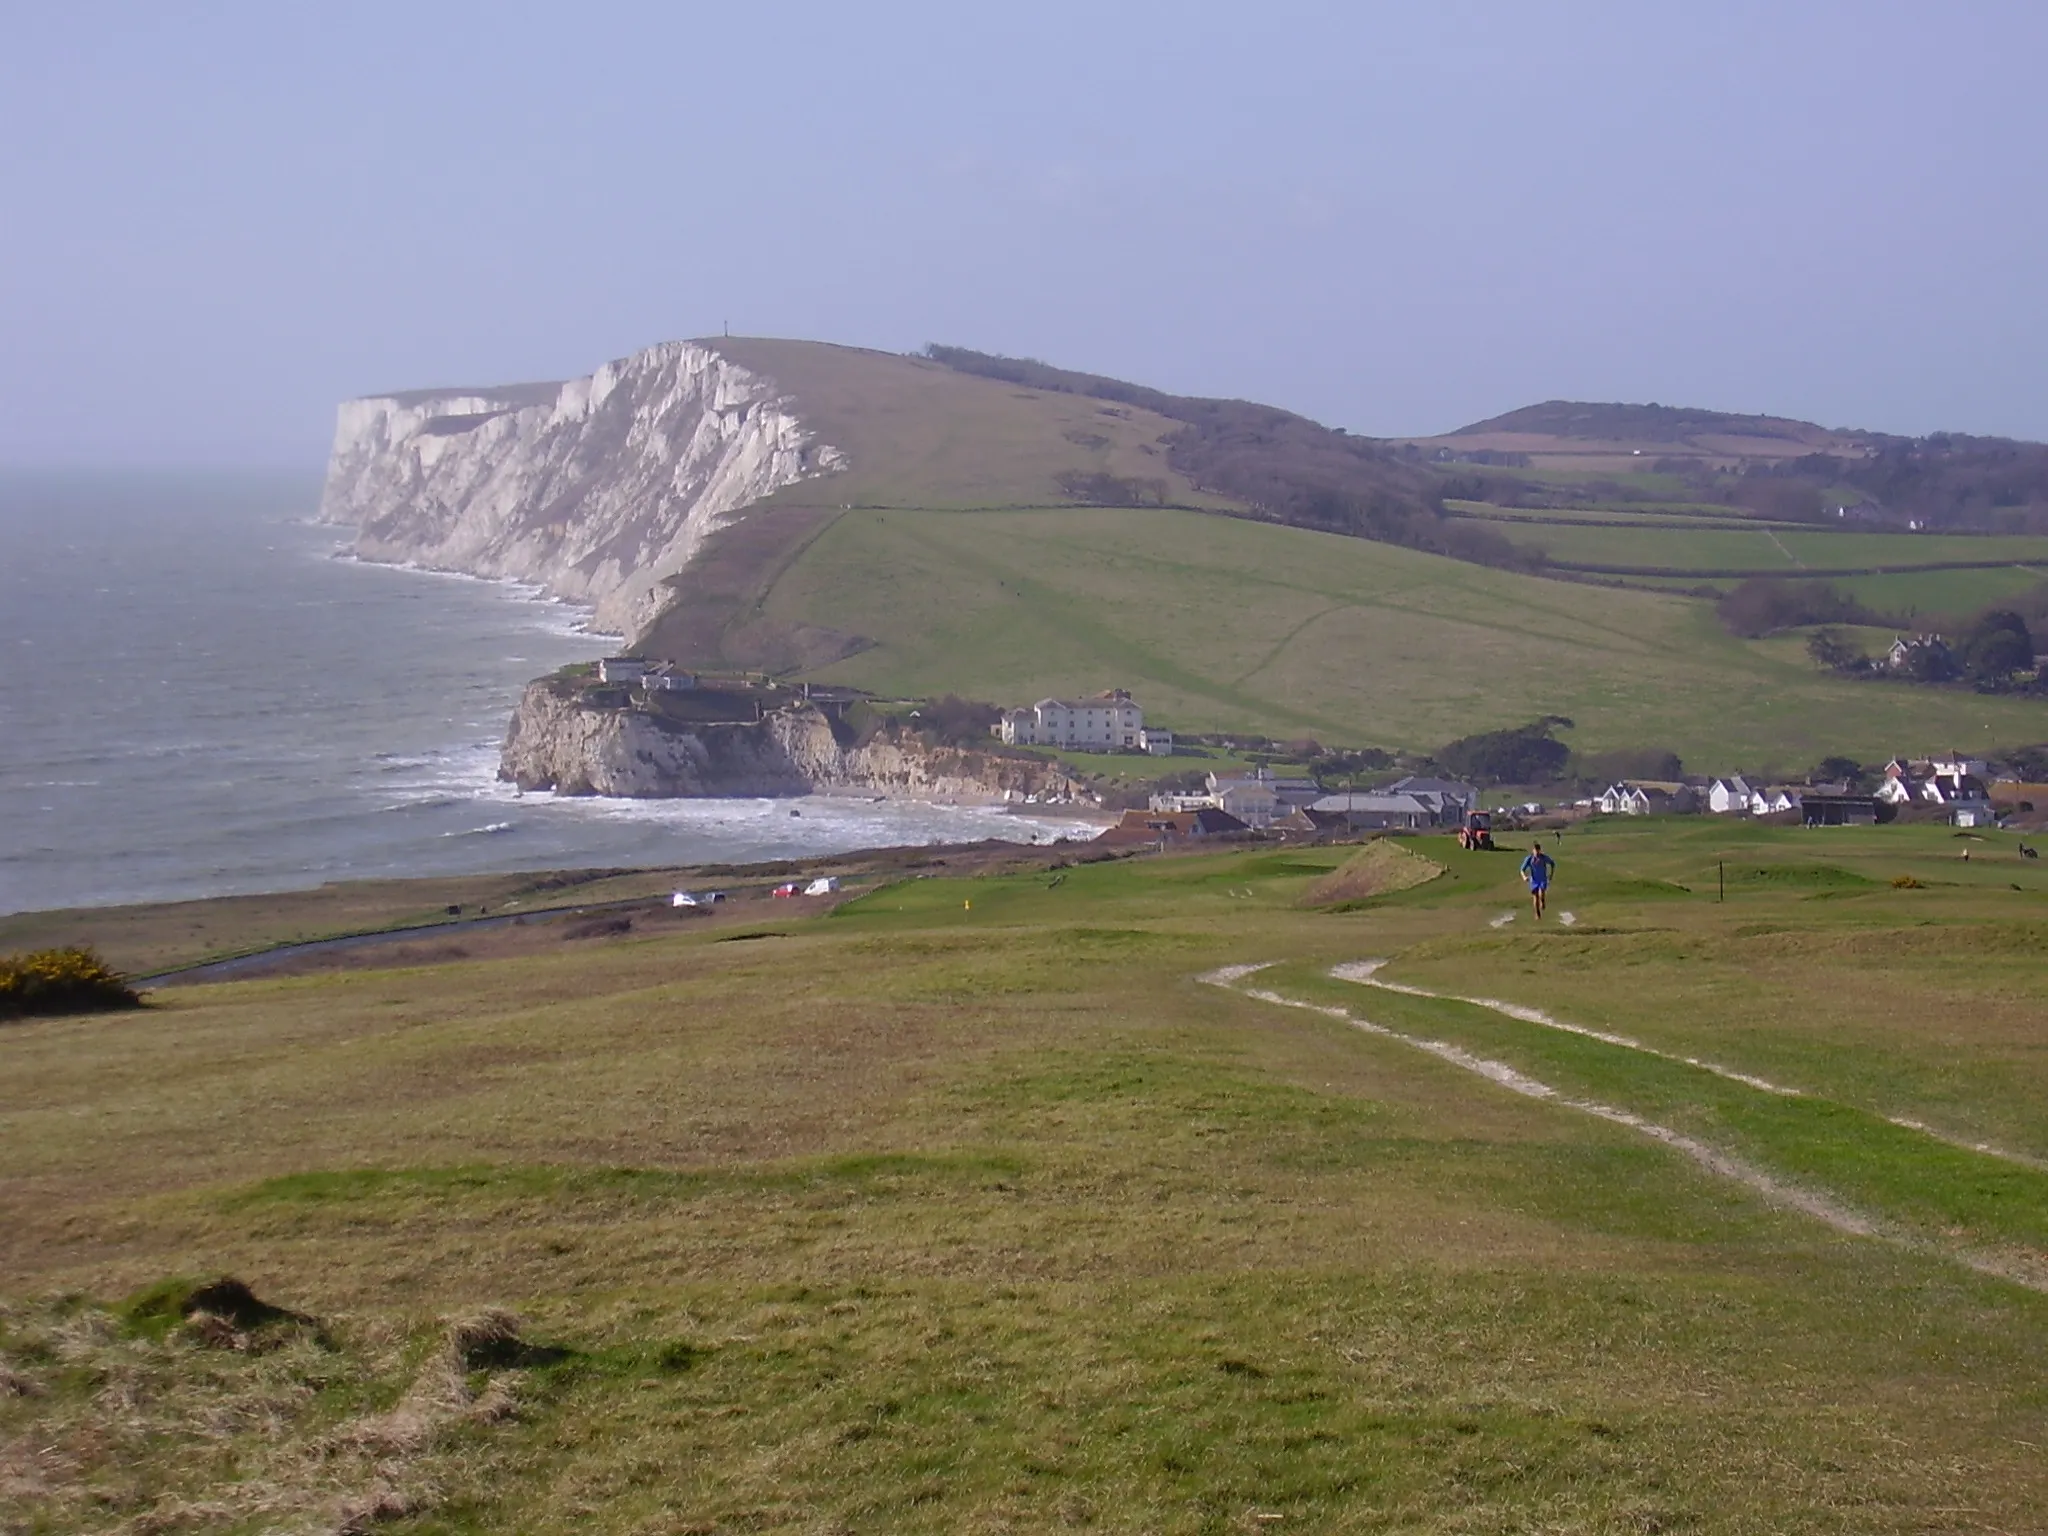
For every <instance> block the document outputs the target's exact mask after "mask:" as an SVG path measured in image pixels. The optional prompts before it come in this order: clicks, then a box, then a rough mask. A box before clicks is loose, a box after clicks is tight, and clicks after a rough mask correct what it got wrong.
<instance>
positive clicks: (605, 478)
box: [320, 342, 846, 634]
mask: <svg viewBox="0 0 2048 1536" xmlns="http://www.w3.org/2000/svg"><path fill="white" fill-rule="evenodd" d="M845 464H846V459H845V455H844V454H843V453H841V451H840V450H839V449H837V448H835V447H832V446H831V445H829V444H825V443H820V442H818V441H817V440H816V435H815V434H814V433H813V432H812V431H811V430H810V428H808V427H807V426H806V425H805V423H804V422H803V420H802V419H801V418H800V417H799V416H798V415H797V412H796V408H795V405H794V402H793V401H792V400H791V399H790V398H789V397H788V396H786V395H785V394H783V393H782V392H781V391H780V390H779V389H778V388H777V386H776V384H775V382H774V381H773V380H772V379H769V378H767V377H766V376H764V375H762V374H759V373H755V372H752V371H750V370H748V369H746V368H742V367H740V366H738V365H737V364H735V363H733V362H731V361H730V360H728V359H727V358H725V357H723V356H721V355H720V354H719V353H718V352H716V351H714V350H713V349H711V348H710V347H708V346H704V345H700V344H698V343H696V342H667V343H664V344H662V345H661V346H657V347H650V348H648V349H647V350H646V351H644V352H639V353H635V354H634V355H633V356H632V357H628V358H625V359H622V360H621V361H618V362H613V363H607V364H605V365H604V367H602V368H600V369H598V370H597V371H596V372H595V373H593V374H592V375H591V376H590V377H588V378H585V379H574V380H571V381H570V382H568V383H566V384H538V385H519V386H514V387H511V388H505V389H482V390H445V391H418V392H413V393H407V394H397V395H386V396H375V397H371V398H369V399H363V400H351V401H349V402H348V403H347V404H345V405H343V406H342V407H341V411H340V416H339V419H338V420H337V422H336V425H335V434H334V453H333V457H332V458H331V459H330V460H329V463H328V470H327V486H326V490H325V492H324V494H323V495H322V497H321V504H320V516H321V519H322V520H323V521H326V522H334V523H347V524H353V525H354V526H355V527H356V529H357V535H356V551H357V553H358V554H359V555H361V556H362V557H363V558H365V559H369V560H382V561H392V562H403V563H410V564H418V565H424V566H428V567H431V568H433V569H436V570H451V571H465V572H468V573H470V574H471V575H477V576H503V577H514V578H517V579H519V580H522V581H530V582H535V583H538V584H539V585H541V586H543V587H544V588H546V590H547V591H548V592H549V593H551V594H552V595H554V596H557V597H564V598H569V599H572V600H575V601H578V602H586V603H592V604H595V605H596V608H597V620H598V625H599V627H600V628H603V629H607V630H613V631H619V632H624V633H628V634H630V633H633V632H636V631H637V630H639V629H640V628H641V627H642V626H643V625H644V624H645V623H646V622H647V621H648V620H650V619H651V618H652V617H653V616H654V612H655V606H656V600H655V591H656V586H657V584H658V583H659V582H660V581H661V580H662V579H663V578H665V577H668V576H671V575H674V574H675V573H676V572H677V571H680V570H681V569H682V568H683V567H684V565H686V564H687V563H688V562H689V560H690V557H691V556H692V555H693V554H694V553H695V552H696V550H697V548H698V546H699V545H700V544H701V543H702V542H703V540H704V538H705V536H706V535H708V534H709V533H711V532H712V531H713V530H714V529H716V528H719V527H721V526H723V525H724V524H725V523H727V522H729V521H731V520H732V519H733V518H734V517H735V516H737V515H738V514H739V513H740V511H741V509H743V508H744V507H746V506H747V505H748V504H749V503H751V502H755V501H758V500H760V499H761V498H762V497H764V496H767V495H769V494H770V493H772V492H774V491H777V490H779V489H781V488H782V487H783V486H786V485H790V484H792V483H794V482H796V481H798V480H802V479H805V478H807V477H810V476H814V475H822V474H829V473H831V472H833V471H835V470H838V469H842V468H844V467H845Z"/></svg>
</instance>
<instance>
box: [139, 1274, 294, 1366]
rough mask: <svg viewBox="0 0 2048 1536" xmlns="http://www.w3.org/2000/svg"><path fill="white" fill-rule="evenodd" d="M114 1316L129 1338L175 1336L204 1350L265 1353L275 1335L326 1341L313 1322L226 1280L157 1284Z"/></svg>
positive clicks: (179, 1280)
mask: <svg viewBox="0 0 2048 1536" xmlns="http://www.w3.org/2000/svg"><path fill="white" fill-rule="evenodd" d="M119 1316H120V1319H121V1322H122V1324H123V1329H124V1332H126V1333H127V1334H128V1335H129V1337H131V1338H140V1339H156V1340H161V1339H163V1338H166V1337H168V1336H169V1335H171V1334H172V1333H178V1334H180V1335H182V1336H183V1337H185V1338H187V1339H189V1340H191V1341H192V1342H194V1343H197V1344H200V1345H202V1346H204V1347H206V1348H209V1349H233V1350H238V1351H241V1352H243V1353H247V1352H249V1351H251V1350H260V1349H267V1348H271V1347H274V1346H275V1345H277V1344H278V1343H280V1342H281V1341H282V1339H283V1338H284V1336H285V1335H284V1333H283V1332H280V1330H290V1331H293V1332H296V1331H298V1330H302V1329H303V1330H308V1331H310V1332H311V1334H312V1335H313V1337H314V1338H315V1339H316V1340H317V1341H319V1342H321V1343H322V1344H323V1345H324V1344H325V1343H326V1342H327V1341H326V1337H325V1335H324V1333H323V1332H322V1330H321V1328H320V1324H319V1322H318V1320H317V1319H315V1318H312V1317H308V1316H307V1315H306V1314H305V1313H303V1312H294V1311H292V1310H291V1309H290V1308H289V1307H280V1306H275V1305H273V1304H272V1303H270V1302H267V1301H265V1300H264V1299H263V1298H262V1297H260V1296H258V1295H257V1294H256V1293H255V1292H254V1291H253V1290H251V1289H250V1288H249V1286H248V1283H247V1282H246V1281H242V1280H237V1279H236V1278H235V1277H234V1276H232V1275H223V1276H221V1277H220V1278H219V1279H217V1280H208V1281H205V1282H203V1283H201V1282H195V1281H192V1280H186V1279H182V1278H173V1279H169V1280H160V1281H158V1282H157V1283H156V1284H154V1285H151V1286H146V1287H144V1288H143V1289H142V1290H139V1291H137V1292H135V1294H133V1295H132V1296H130V1297H129V1298H128V1299H127V1300H126V1301H125V1302H123V1303H122V1305H121V1308H120V1311H119Z"/></svg>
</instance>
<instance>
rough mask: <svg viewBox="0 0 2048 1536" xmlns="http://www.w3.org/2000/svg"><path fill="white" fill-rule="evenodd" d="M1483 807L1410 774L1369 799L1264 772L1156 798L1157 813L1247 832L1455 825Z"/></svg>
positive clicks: (1454, 789)
mask: <svg viewBox="0 0 2048 1536" xmlns="http://www.w3.org/2000/svg"><path fill="white" fill-rule="evenodd" d="M1478 803H1479V791H1478V790H1476V789H1474V788H1473V787H1472V786H1471V785H1470V784H1459V783H1456V782H1454V781H1452V780H1449V779H1430V778H1423V777H1420V776H1418V775H1413V774H1411V775H1410V776H1409V777H1407V778H1405V779H1399V780H1397V781H1395V782H1394V783H1392V784H1389V785H1388V786H1386V788H1384V789H1381V790H1375V791H1372V792H1370V793H1365V792H1360V793H1339V794H1331V793H1329V792H1328V791H1326V790H1324V789H1323V788H1322V786H1321V785H1319V784H1317V783H1316V781H1315V780H1314V779H1309V778H1285V777H1276V776H1274V775H1272V774H1270V773H1268V772H1266V771H1265V770H1264V769H1263V768H1261V769H1257V770H1255V771H1254V772H1252V773H1251V774H1250V775H1229V774H1219V773H1212V774H1210V775H1209V776H1208V777H1207V779H1205V780H1204V782H1203V787H1202V788H1201V789H1199V790H1188V791H1184V792H1180V793H1172V794H1158V795H1154V796H1153V797H1152V800H1151V807H1150V808H1151V810H1152V811H1154V812H1156V813H1175V812H1185V811H1199V810H1209V809H1213V810H1219V811H1223V812H1225V813H1226V814H1228V815H1230V816H1234V817H1236V818H1237V819H1238V820H1239V821H1242V822H1243V823H1244V824H1245V825H1246V826H1248V827H1271V826H1277V825H1280V824H1282V823H1283V822H1289V821H1290V818H1291V819H1292V823H1293V824H1294V825H1297V826H1301V825H1310V826H1338V825H1342V826H1346V827H1352V828H1356V829H1359V830H1367V829H1384V828H1404V829H1410V830H1412V829H1415V828H1421V827H1438V826H1448V825H1453V824H1455V823H1457V822H1459V821H1462V820H1463V819H1464V816H1465V813H1466V812H1467V811H1470V810H1471V809H1473V808H1474V807H1475V806H1477V805H1478Z"/></svg>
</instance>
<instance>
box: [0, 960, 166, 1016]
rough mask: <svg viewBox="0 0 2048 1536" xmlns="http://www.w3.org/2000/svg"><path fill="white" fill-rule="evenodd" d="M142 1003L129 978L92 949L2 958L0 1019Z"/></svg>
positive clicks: (0, 961)
mask: <svg viewBox="0 0 2048 1536" xmlns="http://www.w3.org/2000/svg"><path fill="white" fill-rule="evenodd" d="M141 1006H142V998H141V996H140V995H139V994H137V992H136V991H135V989H134V988H133V987H131V986H129V985H128V982H127V979H126V978H125V977H123V976H122V975H121V973H120V972H119V971H117V970H115V969H114V968H113V967H112V966H110V965H108V964H107V963H106V962H105V961H104V960H102V959H100V957H99V956H98V955H96V954H94V953H93V952H92V951H91V950H89V949H39V950H35V951H33V952H31V953H29V954H25V955H11V956H9V957H7V958H5V959H0V1019H31V1018H45V1017H48V1016H50V1015H52V1014H60V1013H101V1012H104V1011H106V1010H107V1009H110V1008H139V1007H141Z"/></svg>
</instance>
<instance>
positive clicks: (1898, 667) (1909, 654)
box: [1884, 635, 1954, 672]
mask: <svg viewBox="0 0 2048 1536" xmlns="http://www.w3.org/2000/svg"><path fill="white" fill-rule="evenodd" d="M1922 656H1926V657H1927V658H1929V659H1930V660H1934V661H1937V662H1938V663H1939V664H1941V665H1943V666H1953V665H1954V657H1953V656H1952V655H1951V654H1950V652H1949V647H1948V641H1947V640H1945V639H1943V638H1942V637H1941V636H1940V635H1895V636H1893V637H1892V643H1891V646H1890V648H1889V649H1887V650H1886V651H1885V653H1884V664H1885V665H1886V666H1887V667H1888V668H1890V669H1891V670H1892V671H1894V672H1903V671H1905V670H1907V669H1908V668H1909V667H1911V666H1912V665H1913V664H1914V663H1915V662H1916V661H1919V660H1920V659H1921V658H1922Z"/></svg>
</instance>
